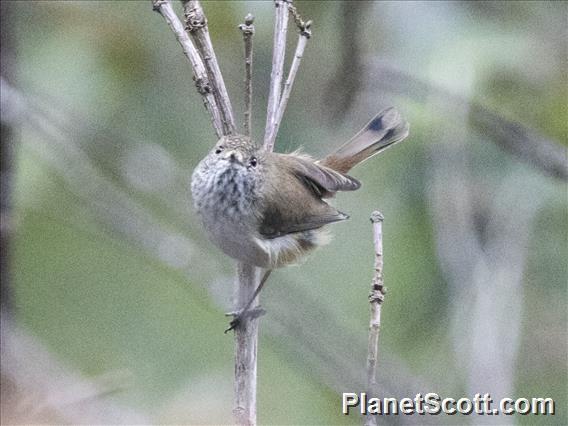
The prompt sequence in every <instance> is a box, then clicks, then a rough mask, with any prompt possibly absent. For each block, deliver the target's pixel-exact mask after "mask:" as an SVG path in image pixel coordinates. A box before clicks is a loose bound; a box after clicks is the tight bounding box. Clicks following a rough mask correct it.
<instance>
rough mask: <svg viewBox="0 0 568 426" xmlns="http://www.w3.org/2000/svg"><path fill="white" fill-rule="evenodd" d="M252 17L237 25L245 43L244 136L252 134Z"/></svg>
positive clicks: (248, 16)
mask: <svg viewBox="0 0 568 426" xmlns="http://www.w3.org/2000/svg"><path fill="white" fill-rule="evenodd" d="M253 22H254V16H252V15H251V14H250V13H249V14H248V15H247V16H245V23H244V24H241V25H239V29H240V30H241V31H242V32H243V40H244V42H245V120H244V123H243V128H244V134H245V136H249V137H250V136H251V133H252V37H253V36H254V25H253Z"/></svg>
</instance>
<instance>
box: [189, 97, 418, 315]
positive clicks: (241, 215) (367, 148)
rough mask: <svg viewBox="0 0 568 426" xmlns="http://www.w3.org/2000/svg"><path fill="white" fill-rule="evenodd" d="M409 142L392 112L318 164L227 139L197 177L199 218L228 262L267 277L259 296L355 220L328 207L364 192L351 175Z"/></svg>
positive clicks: (194, 176) (193, 185) (204, 162)
mask: <svg viewBox="0 0 568 426" xmlns="http://www.w3.org/2000/svg"><path fill="white" fill-rule="evenodd" d="M408 134H409V124H408V122H407V121H406V120H405V119H404V118H403V117H402V115H401V114H400V113H399V112H398V111H397V110H396V109H395V108H393V107H391V108H387V109H385V110H383V111H381V112H380V113H378V114H377V115H376V116H375V117H373V118H372V119H371V120H370V121H369V122H368V123H367V125H366V126H365V127H363V129H361V131H359V132H358V133H357V134H356V135H355V136H354V137H353V138H351V139H350V140H349V141H348V142H346V143H345V144H343V145H342V146H340V147H339V148H338V149H336V150H335V151H333V152H332V153H331V154H329V155H327V156H325V157H323V158H321V159H319V160H316V159H314V158H313V157H311V156H309V155H307V154H304V153H302V152H301V151H295V152H292V153H288V154H285V153H276V152H270V151H267V150H265V149H264V148H263V147H262V146H258V145H256V144H255V143H254V142H253V141H252V140H251V139H250V138H249V137H247V136H243V135H239V134H232V135H227V136H223V137H221V138H220V139H219V141H218V142H217V143H216V144H215V146H214V147H213V149H212V150H211V151H210V152H209V153H208V154H207V155H206V156H205V158H203V159H202V160H201V161H200V162H199V164H198V165H197V167H196V168H195V170H194V172H193V174H192V178H191V193H192V198H193V203H194V207H195V210H196V211H197V213H198V215H199V216H200V217H201V220H202V222H203V225H204V229H205V231H206V233H207V234H208V236H209V237H210V239H211V241H212V242H213V243H214V244H215V245H216V246H218V247H219V248H220V249H221V250H222V251H223V252H224V253H225V254H226V255H228V256H230V257H232V258H233V259H236V260H238V261H241V262H246V263H248V264H251V265H255V266H258V267H261V268H264V269H265V270H266V273H265V276H264V277H263V279H262V280H261V284H260V285H259V286H258V288H257V292H255V295H256V294H258V292H259V291H260V289H261V288H262V285H263V284H264V282H265V281H266V279H267V278H268V275H269V274H270V272H271V271H272V270H274V269H276V268H281V267H284V266H287V265H291V264H296V263H299V262H301V261H302V260H303V259H304V258H305V257H306V255H307V254H308V253H310V252H312V251H313V250H314V249H316V248H318V247H321V246H322V245H324V244H326V243H327V242H329V240H330V238H329V233H328V230H327V226H328V225H330V224H333V223H337V222H342V221H344V220H346V219H348V218H349V215H348V214H346V213H343V212H341V211H339V210H338V209H336V208H335V207H334V206H333V205H331V204H330V203H329V202H328V201H329V199H331V198H333V197H334V196H335V194H336V193H337V192H339V191H355V190H357V189H359V188H360V187H361V182H360V181H359V180H357V179H356V178H354V177H352V176H351V175H349V174H348V173H349V172H350V170H351V169H352V168H353V167H355V166H356V165H358V164H360V163H362V162H363V161H365V160H367V159H369V158H371V157H373V156H374V155H376V154H378V153H379V152H382V151H384V150H385V149H386V148H388V147H390V146H392V145H394V144H396V143H398V142H400V141H402V140H404V139H405V138H406V137H407V136H408ZM253 299H254V298H253ZM251 302H252V301H251ZM248 305H250V303H249V304H248ZM248 305H247V307H248ZM244 310H245V311H246V308H245V309H244Z"/></svg>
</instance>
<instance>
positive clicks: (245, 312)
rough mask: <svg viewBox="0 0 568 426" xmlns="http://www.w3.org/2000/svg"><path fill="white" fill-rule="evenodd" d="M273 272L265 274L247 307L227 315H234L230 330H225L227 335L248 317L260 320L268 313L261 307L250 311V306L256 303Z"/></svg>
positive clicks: (269, 271)
mask: <svg viewBox="0 0 568 426" xmlns="http://www.w3.org/2000/svg"><path fill="white" fill-rule="evenodd" d="M271 272H272V269H268V270H267V271H266V272H265V273H264V275H263V276H262V279H261V280H260V284H258V287H257V288H256V290H255V291H254V294H253V295H252V297H251V298H250V300H249V301H248V302H247V304H246V305H245V307H244V308H243V309H241V310H239V311H237V312H230V313H228V314H226V315H232V316H233V317H234V318H233V320H232V321H231V322H230V324H229V328H228V329H226V330H225V333H227V332H228V331H230V330H233V329H234V328H235V327H237V326H238V325H239V323H240V322H241V321H242V320H243V319H245V318H246V317H248V316H250V317H252V318H258V317H259V316H261V315H264V314H265V313H266V311H265V310H264V309H262V308H261V307H256V308H254V309H249V308H250V305H252V303H253V302H254V299H256V297H257V296H258V295H259V293H260V291H261V290H262V287H263V286H264V284H265V283H266V280H268V277H269V276H270V273H271Z"/></svg>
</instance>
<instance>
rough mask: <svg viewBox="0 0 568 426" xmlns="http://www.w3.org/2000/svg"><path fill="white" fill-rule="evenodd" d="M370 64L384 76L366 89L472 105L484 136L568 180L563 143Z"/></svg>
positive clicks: (468, 105)
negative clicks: (440, 98)
mask: <svg viewBox="0 0 568 426" xmlns="http://www.w3.org/2000/svg"><path fill="white" fill-rule="evenodd" d="M371 66H372V70H373V72H374V73H377V72H379V73H380V74H381V78H379V79H374V80H373V82H372V87H364V88H362V90H366V91H367V93H369V92H371V93H372V91H374V90H376V89H377V87H378V86H382V88H381V90H385V89H386V90H387V91H390V92H394V93H397V94H403V95H404V96H407V97H409V98H412V99H414V100H418V101H422V102H425V101H426V99H427V97H428V96H430V95H431V94H436V95H437V96H440V97H443V98H444V99H445V101H446V104H450V105H451V108H452V111H454V110H456V109H458V108H468V109H469V122H470V124H471V126H472V127H473V128H475V129H476V130H477V131H478V132H480V134H482V135H484V138H483V139H484V140H487V141H491V142H493V143H495V144H496V145H497V146H499V147H500V148H502V149H503V150H504V151H506V152H508V153H510V154H511V155H513V156H515V157H517V158H518V159H519V160H521V161H523V162H524V163H525V164H529V165H530V166H532V167H534V168H535V169H537V170H540V172H541V173H543V174H545V175H547V176H552V177H554V178H557V179H561V180H564V181H566V180H568V155H567V154H566V147H564V146H562V145H561V144H559V143H557V142H555V141H554V140H552V139H549V138H546V137H544V136H542V135H541V134H539V133H538V132H536V131H534V130H533V129H531V128H529V127H526V126H525V125H523V124H521V123H519V122H515V121H511V120H509V119H507V118H505V117H503V116H501V115H500V114H497V113H495V112H493V111H492V110H491V109H489V108H487V107H485V106H484V105H483V104H482V103H479V102H476V101H471V100H469V99H468V98H465V97H462V96H459V95H456V94H455V93H452V92H451V91H449V90H447V89H444V88H443V87H440V86H437V85H436V84H434V83H431V82H428V81H425V80H421V79H419V78H417V77H414V76H412V75H411V74H408V73H405V72H403V71H402V70H399V69H396V68H393V67H392V66H390V65H388V64H385V63H384V62H382V61H374V62H372V63H371ZM454 121H455V120H454ZM486 136H489V137H486Z"/></svg>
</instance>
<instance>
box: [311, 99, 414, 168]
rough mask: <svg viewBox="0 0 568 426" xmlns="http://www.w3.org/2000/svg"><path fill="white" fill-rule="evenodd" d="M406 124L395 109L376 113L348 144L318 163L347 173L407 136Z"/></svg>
mask: <svg viewBox="0 0 568 426" xmlns="http://www.w3.org/2000/svg"><path fill="white" fill-rule="evenodd" d="M408 130H409V125H408V122H407V121H406V120H405V119H404V118H403V117H402V116H401V115H400V113H399V112H398V111H397V110H396V109H395V108H392V107H391V108H387V109H385V110H383V111H381V112H380V113H378V114H377V115H376V116H375V117H374V118H373V119H372V120H371V121H369V123H367V125H366V126H365V127H364V128H363V129H362V130H361V131H360V132H359V133H357V134H356V135H355V136H353V138H351V140H350V141H349V142H347V143H346V144H345V145H343V146H341V147H340V148H339V149H338V150H336V151H335V152H333V153H331V154H330V155H328V156H327V157H325V158H324V159H322V160H320V161H319V163H320V164H321V165H323V166H326V167H329V168H331V169H333V170H336V171H338V172H341V173H347V172H348V171H349V170H351V169H352V168H353V167H355V166H356V165H357V164H359V163H362V162H363V161H365V160H366V159H368V158H371V157H372V156H373V155H375V154H378V153H379V152H381V151H383V150H385V149H386V148H388V147H389V146H392V145H394V144H395V143H397V142H400V141H402V140H404V139H405V138H406V137H407V136H408Z"/></svg>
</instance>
